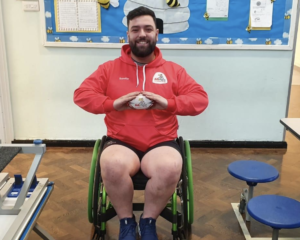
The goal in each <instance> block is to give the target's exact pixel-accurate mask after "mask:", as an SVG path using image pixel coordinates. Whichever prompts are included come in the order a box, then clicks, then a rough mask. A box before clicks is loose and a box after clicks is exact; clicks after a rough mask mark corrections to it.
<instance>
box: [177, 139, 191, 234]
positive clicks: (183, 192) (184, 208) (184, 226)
mask: <svg viewBox="0 0 300 240" xmlns="http://www.w3.org/2000/svg"><path fill="white" fill-rule="evenodd" d="M179 146H180V148H181V153H182V159H183V164H182V173H181V184H179V197H180V203H181V215H182V221H181V223H179V224H180V225H181V226H180V227H179V228H178V234H179V236H180V235H181V234H183V236H185V238H188V236H189V226H188V225H189V223H188V175H187V168H186V156H185V145H184V141H183V139H182V137H179ZM182 231H183V233H182Z"/></svg>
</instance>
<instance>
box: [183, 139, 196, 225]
mask: <svg viewBox="0 0 300 240" xmlns="http://www.w3.org/2000/svg"><path fill="white" fill-rule="evenodd" d="M184 146H185V159H186V170H187V177H188V183H187V184H188V192H187V193H188V196H187V198H188V223H189V224H188V227H189V228H191V225H192V224H193V222H194V187H193V169H192V157H191V148H190V143H189V141H187V140H185V141H184Z"/></svg>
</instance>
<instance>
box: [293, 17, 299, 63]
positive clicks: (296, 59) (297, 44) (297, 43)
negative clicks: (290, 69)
mask: <svg viewBox="0 0 300 240" xmlns="http://www.w3.org/2000/svg"><path fill="white" fill-rule="evenodd" d="M294 64H295V65H296V66H297V67H300V18H299V23H298V35H297V42H296V54H295V62H294Z"/></svg>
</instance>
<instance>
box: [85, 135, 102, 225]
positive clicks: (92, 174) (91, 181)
mask: <svg viewBox="0 0 300 240" xmlns="http://www.w3.org/2000/svg"><path fill="white" fill-rule="evenodd" d="M100 144H101V140H97V141H96V143H95V145H94V149H93V156H92V162H91V167H90V177H89V193H88V219H89V222H90V223H93V221H94V216H93V195H94V179H95V172H96V171H95V170H96V164H97V161H98V153H99V150H100Z"/></svg>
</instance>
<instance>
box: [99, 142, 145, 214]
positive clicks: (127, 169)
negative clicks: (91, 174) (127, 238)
mask: <svg viewBox="0 0 300 240" xmlns="http://www.w3.org/2000/svg"><path fill="white" fill-rule="evenodd" d="M100 166H101V175H102V179H103V182H104V186H105V189H106V191H107V194H108V196H109V199H110V200H111V202H112V204H113V206H114V208H115V210H116V212H117V215H118V217H119V219H123V218H131V217H132V199H133V192H134V190H133V183H132V179H131V176H133V175H135V174H136V173H137V172H138V171H139V169H140V160H139V158H138V156H137V155H136V154H135V153H134V152H133V151H132V150H131V149H129V148H127V147H124V146H121V145H111V146H109V147H107V148H106V149H104V150H103V152H102V154H101V159H100Z"/></svg>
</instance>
